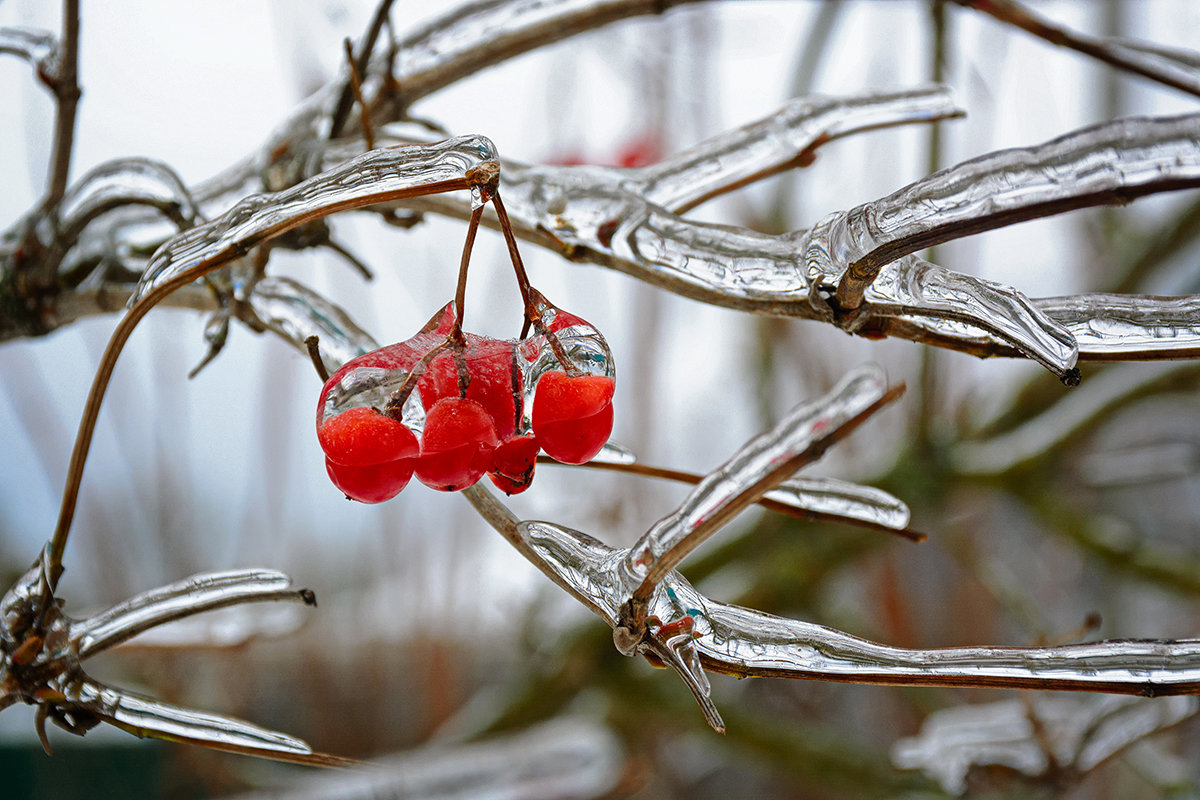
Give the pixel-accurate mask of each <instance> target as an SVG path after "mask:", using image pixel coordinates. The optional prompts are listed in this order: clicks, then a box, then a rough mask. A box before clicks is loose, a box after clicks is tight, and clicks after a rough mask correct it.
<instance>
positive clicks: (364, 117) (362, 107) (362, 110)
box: [342, 37, 375, 150]
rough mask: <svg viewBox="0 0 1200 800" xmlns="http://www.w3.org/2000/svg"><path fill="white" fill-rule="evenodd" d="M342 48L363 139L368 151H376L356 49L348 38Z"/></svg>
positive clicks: (369, 111)
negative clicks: (356, 104) (355, 60)
mask: <svg viewBox="0 0 1200 800" xmlns="http://www.w3.org/2000/svg"><path fill="white" fill-rule="evenodd" d="M342 46H343V47H344V48H345V50H346V64H347V65H349V67H350V88H351V89H353V90H354V100H355V102H357V103H358V113H359V117H360V120H361V122H362V131H363V138H364V139H366V140H367V149H368V150H374V149H375V131H374V129H373V128H372V127H371V110H370V109H368V108H367V104H366V102H365V101H364V100H363V94H362V75H361V74H360V73H359V69H358V65H357V64H355V63H354V47H353V46H352V45H351V44H350V39H349V38H348V37H347V38H346V39H345V40H344V41H343V42H342Z"/></svg>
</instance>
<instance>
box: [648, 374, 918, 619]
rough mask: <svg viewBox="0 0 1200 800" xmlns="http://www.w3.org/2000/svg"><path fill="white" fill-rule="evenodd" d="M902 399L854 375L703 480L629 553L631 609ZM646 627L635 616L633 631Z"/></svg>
mask: <svg viewBox="0 0 1200 800" xmlns="http://www.w3.org/2000/svg"><path fill="white" fill-rule="evenodd" d="M900 391H901V390H896V389H894V390H889V389H888V387H887V381H886V379H885V377H884V375H883V371H882V370H881V369H879V368H878V367H875V366H873V365H872V366H869V367H866V368H863V369H859V370H857V371H856V372H853V373H851V374H850V375H848V376H847V377H846V378H844V379H843V380H842V381H841V382H840V383H839V384H838V385H837V386H836V387H835V388H834V389H833V390H832V391H831V392H830V393H829V394H828V395H826V396H824V397H822V398H820V399H818V400H816V401H813V402H811V403H805V404H803V405H801V406H799V407H797V408H796V409H795V410H793V411H792V412H791V413H789V414H788V415H787V416H786V417H784V419H783V420H781V421H780V422H779V424H778V425H776V426H775V427H774V428H772V429H771V430H770V431H768V432H766V433H764V434H762V435H760V436H758V437H756V438H754V439H752V440H750V441H749V442H748V443H747V444H746V445H745V446H744V447H742V448H741V449H740V450H738V452H737V453H735V454H734V455H733V456H732V457H731V458H730V459H729V460H728V461H726V462H725V463H724V464H722V465H721V466H720V467H718V468H717V469H715V470H713V471H712V472H710V473H709V474H708V475H707V476H705V478H704V480H702V481H701V482H700V484H699V485H698V486H696V488H695V489H693V490H692V491H691V492H690V493H689V494H688V496H687V497H686V498H684V500H683V502H682V503H680V505H679V507H678V508H677V509H676V510H675V511H673V512H671V513H670V514H668V515H667V516H665V517H663V518H662V519H661V520H659V521H658V522H656V523H655V524H654V525H653V526H652V527H651V528H650V530H648V531H647V532H646V533H645V535H643V536H642V538H641V539H639V540H638V542H637V543H636V544H635V545H634V546H633V547H632V548H630V552H629V555H628V556H627V557H626V559H625V569H626V570H628V572H629V574H630V575H631V576H634V577H635V578H640V579H641V583H640V584H639V585H638V587H637V588H636V589H635V590H634V592H633V594H632V598H633V600H634V602H635V604H641V607H642V608H644V607H645V603H646V601H647V600H648V599H649V597H650V595H651V593H652V592H653V591H654V588H655V587H656V586H657V584H658V583H659V582H661V581H662V579H663V578H664V577H666V575H667V574H668V573H670V572H671V571H673V570H674V569H675V567H676V566H677V565H678V564H679V563H680V562H681V561H683V559H684V558H686V557H687V555H688V554H689V553H691V552H692V551H693V550H695V549H696V547H698V546H699V545H700V544H701V543H703V542H704V541H705V540H707V539H708V538H709V537H710V536H712V535H713V534H714V533H716V532H717V530H719V529H720V528H721V527H722V526H724V525H725V524H726V523H727V522H729V520H730V519H732V518H733V517H734V516H735V515H736V514H737V513H739V512H740V511H742V509H744V508H746V507H747V506H748V505H750V504H752V503H753V502H754V501H755V500H757V499H758V498H759V497H761V496H762V495H763V494H764V493H765V492H766V491H768V490H769V489H771V488H773V487H775V486H776V485H778V484H779V483H780V482H781V481H783V480H784V479H785V478H787V477H788V476H790V475H791V474H792V473H794V472H795V471H796V470H797V469H799V468H800V467H801V466H802V465H804V464H806V463H811V462H812V461H815V460H817V459H818V458H820V457H821V455H823V454H824V452H825V450H826V448H828V447H829V446H830V445H832V444H833V443H834V442H836V441H838V440H840V439H841V438H842V437H843V436H845V435H846V434H847V433H849V432H850V431H851V430H853V429H854V428H855V427H857V426H858V425H859V424H860V423H861V422H863V421H864V420H866V419H867V418H868V417H869V416H870V415H871V414H873V413H874V412H875V411H877V410H878V409H879V408H880V407H881V406H882V405H884V404H885V403H887V402H888V401H890V400H892V399H894V398H895V397H897V396H899V393H900ZM636 607H637V606H636V605H635V608H636ZM639 616H641V618H638V617H639ZM644 619H645V617H644V615H636V614H635V617H634V619H632V620H631V623H632V626H633V627H632V629H633V630H636V629H637V628H638V627H640V625H641V623H642V622H643V621H644Z"/></svg>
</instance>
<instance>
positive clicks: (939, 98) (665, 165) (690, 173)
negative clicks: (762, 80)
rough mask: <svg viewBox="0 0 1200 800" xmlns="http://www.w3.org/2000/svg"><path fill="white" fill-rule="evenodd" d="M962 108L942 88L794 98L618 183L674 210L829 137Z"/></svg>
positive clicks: (797, 157)
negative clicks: (767, 112) (761, 117)
mask: <svg viewBox="0 0 1200 800" xmlns="http://www.w3.org/2000/svg"><path fill="white" fill-rule="evenodd" d="M962 113H963V112H962V111H961V109H959V108H958V107H957V106H955V104H954V100H953V95H952V93H951V91H950V89H949V87H946V86H929V87H923V88H919V89H911V90H904V91H899V92H875V93H870V94H863V95H857V96H850V97H822V96H819V95H813V96H809V97H800V98H796V99H794V100H791V101H790V102H788V104H787V105H785V106H784V107H783V108H781V109H780V110H779V111H777V112H775V113H774V114H772V115H770V116H769V117H766V118H764V119H761V120H757V121H755V122H752V123H750V124H748V125H743V126H741V127H739V128H734V129H733V130H730V131H726V132H725V133H721V134H718V135H717V136H714V137H712V138H710V139H706V140H705V141H703V142H701V143H699V144H697V145H695V146H693V147H689V148H688V149H687V150H685V151H683V152H682V153H680V154H678V155H676V156H673V157H670V158H667V159H664V160H663V161H661V162H659V163H657V164H653V165H651V166H648V167H644V168H642V169H641V170H639V171H634V172H633V174H632V175H629V174H628V173H627V174H626V177H625V178H624V179H623V180H624V181H625V182H627V183H631V184H633V185H635V186H636V187H637V190H638V193H639V194H640V195H641V196H642V197H643V198H644V199H645V200H646V201H647V202H649V203H652V204H654V205H657V206H662V207H663V208H666V209H668V210H670V211H676V212H677V211H679V210H680V209H681V208H684V207H690V206H692V205H695V204H696V203H698V202H700V201H702V200H704V199H705V198H707V197H709V196H712V195H713V194H716V193H719V192H722V191H726V190H727V189H728V187H729V186H736V185H740V184H742V183H745V182H748V181H751V180H756V179H758V178H760V177H762V176H763V175H765V174H770V173H772V172H777V171H779V170H780V169H783V168H786V167H789V166H793V165H796V163H797V162H798V161H799V162H803V161H804V160H805V159H811V158H813V157H815V150H816V148H817V147H818V146H820V145H822V144H824V143H826V142H828V141H830V140H832V139H837V138H840V137H842V136H849V135H851V134H855V133H860V132H863V131H866V130H873V129H877V128H882V127H890V126H895V125H902V124H907V123H914V122H930V121H934V120H939V119H947V118H949V117H955V116H960V115H961V114H962ZM639 173H640V174H639Z"/></svg>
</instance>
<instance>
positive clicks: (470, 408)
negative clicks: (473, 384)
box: [416, 396, 500, 492]
mask: <svg viewBox="0 0 1200 800" xmlns="http://www.w3.org/2000/svg"><path fill="white" fill-rule="evenodd" d="M499 444H500V440H499V439H498V438H497V437H496V426H495V425H494V424H493V423H492V418H491V416H490V415H489V414H488V412H487V410H486V409H484V407H483V406H481V405H480V404H479V403H476V402H475V401H474V400H468V399H467V398H465V397H458V396H455V397H443V398H442V399H441V400H438V401H437V402H436V403H434V405H433V407H432V408H430V409H429V411H428V412H427V413H426V415H425V433H424V435H423V436H422V438H421V457H420V458H419V459H418V460H417V469H416V475H417V480H419V481H420V482H421V483H423V484H425V485H426V486H428V487H429V488H431V489H439V490H441V491H443V492H456V491H458V490H459V489H466V488H467V487H468V486H474V485H475V483H476V482H477V481H478V480H479V479H480V478H482V477H483V474H484V473H485V472H487V471H488V468H489V467H490V466H491V463H492V451H494V450H495V449H496V447H497V446H498V445H499Z"/></svg>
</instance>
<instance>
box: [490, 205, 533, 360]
mask: <svg viewBox="0 0 1200 800" xmlns="http://www.w3.org/2000/svg"><path fill="white" fill-rule="evenodd" d="M492 205H493V206H495V207H496V218H497V219H499V220H500V230H501V231H503V233H504V243H505V244H506V245H508V257H509V259H510V260H511V261H512V265H513V272H515V273H516V275H517V288H518V289H520V290H521V300H522V301H524V303H525V315H526V318H527V319H529V320H531V321H532V319H533V318H532V316H530V315H531V314H532V313H533V296H532V295H533V292H532V290H533V286H532V285H530V283H529V275H528V274H527V273H526V272H525V263H524V262H523V261H521V251H520V250H518V249H517V237H516V234H514V233H513V229H512V223H511V222H510V221H509V219H508V211H506V210H505V209H504V201H503V200H501V199H500V187H499V186H497V187H496V188H494V189H493V190H492ZM522 338H524V337H522Z"/></svg>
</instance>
